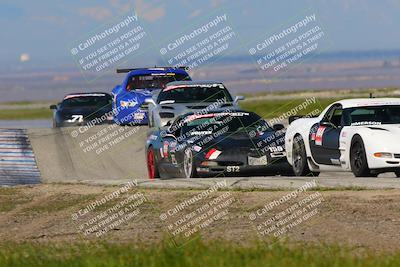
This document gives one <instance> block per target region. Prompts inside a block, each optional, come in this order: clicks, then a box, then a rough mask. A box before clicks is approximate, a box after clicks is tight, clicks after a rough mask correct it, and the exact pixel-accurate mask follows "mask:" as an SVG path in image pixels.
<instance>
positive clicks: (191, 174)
mask: <svg viewBox="0 0 400 267" xmlns="http://www.w3.org/2000/svg"><path fill="white" fill-rule="evenodd" d="M182 174H183V177H184V178H195V177H197V172H196V167H195V165H194V160H193V153H192V150H191V149H190V148H187V149H186V150H185V152H184V155H183V164H182Z"/></svg>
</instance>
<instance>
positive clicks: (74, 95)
mask: <svg viewBox="0 0 400 267" xmlns="http://www.w3.org/2000/svg"><path fill="white" fill-rule="evenodd" d="M86 96H108V97H111V95H110V94H109V93H104V92H90V93H71V94H68V95H66V96H64V98H63V99H69V98H74V97H86Z"/></svg>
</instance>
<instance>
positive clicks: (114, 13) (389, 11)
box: [0, 0, 400, 64]
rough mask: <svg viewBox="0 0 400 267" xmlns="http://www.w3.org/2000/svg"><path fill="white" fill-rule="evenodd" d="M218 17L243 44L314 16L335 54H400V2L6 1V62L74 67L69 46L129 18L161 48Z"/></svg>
mask: <svg viewBox="0 0 400 267" xmlns="http://www.w3.org/2000/svg"><path fill="white" fill-rule="evenodd" d="M232 2H235V3H232ZM236 2H238V3H236ZM218 9H221V10H223V11H224V12H227V13H228V15H229V18H230V22H231V23H232V25H234V28H235V31H236V32H237V33H238V34H239V35H240V39H241V40H245V41H247V40H256V39H259V38H260V37H262V36H265V35H266V33H268V32H270V31H271V29H277V28H279V27H280V25H285V23H287V21H289V20H290V18H293V17H296V16H299V15H301V14H303V13H304V11H305V10H311V11H310V12H311V13H315V14H316V16H317V18H318V19H319V21H321V23H322V24H323V25H324V31H325V32H326V33H327V34H328V36H329V38H330V40H331V43H332V45H331V46H330V47H329V50H331V51H342V50H353V51H354V50H357V51H358V50H375V49H379V50H386V49H398V48H400V35H399V34H398V27H399V26H400V16H399V10H400V1H398V0H381V1H376V0H365V1H362V0H336V1H328V0H296V1H264V0H254V1H232V0H231V1H224V0H202V1H189V0H168V1H158V0H130V1H123V0H96V1H94V0H86V1H84V0H70V1H57V0H40V1H28V0H12V1H9V0H2V1H1V3H0V25H1V37H2V38H1V40H2V42H1V48H2V49H0V60H1V61H2V62H6V63H8V62H10V63H14V62H18V61H19V60H20V56H21V54H27V55H29V58H30V61H31V62H36V63H38V64H39V63H41V62H58V63H60V64H71V63H72V62H73V60H72V56H71V54H70V52H69V44H71V43H73V42H75V41H76V40H77V39H79V38H81V37H84V36H87V35H89V34H90V32H93V31H95V30H96V29H98V28H99V27H100V28H101V25H104V24H107V23H110V21H112V20H113V19H115V18H116V17H118V16H122V15H123V14H126V13H127V12H132V11H133V10H135V12H136V13H137V14H138V15H139V19H140V21H141V22H142V23H143V25H144V26H145V27H146V29H147V32H149V33H150V34H151V37H152V39H153V41H155V42H158V41H160V42H161V40H165V39H166V38H167V39H168V38H169V37H170V36H172V35H174V34H176V32H181V31H182V30H183V29H184V28H185V27H188V25H192V24H195V22H196V20H199V19H201V18H203V17H206V16H207V15H208V14H209V13H210V12H212V11H215V10H218ZM235 53H237V54H244V53H245V50H243V51H241V50H237V51H236V52H235ZM146 56H147V57H149V59H151V60H155V58H151V57H152V55H151V54H149V55H146ZM154 57H156V56H154Z"/></svg>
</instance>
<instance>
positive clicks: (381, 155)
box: [374, 152, 393, 159]
mask: <svg viewBox="0 0 400 267" xmlns="http://www.w3.org/2000/svg"><path fill="white" fill-rule="evenodd" d="M374 156H375V157H377V158H385V159H391V158H393V154H392V153H387V152H377V153H374Z"/></svg>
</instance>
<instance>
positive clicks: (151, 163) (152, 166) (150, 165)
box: [147, 147, 160, 180]
mask: <svg viewBox="0 0 400 267" xmlns="http://www.w3.org/2000/svg"><path fill="white" fill-rule="evenodd" d="M147 172H148V175H149V179H150V180H153V179H155V178H160V173H159V172H158V167H157V161H156V155H155V153H154V150H153V147H149V149H148V150H147Z"/></svg>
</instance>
